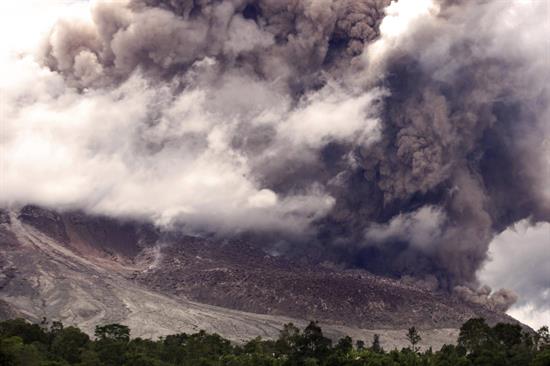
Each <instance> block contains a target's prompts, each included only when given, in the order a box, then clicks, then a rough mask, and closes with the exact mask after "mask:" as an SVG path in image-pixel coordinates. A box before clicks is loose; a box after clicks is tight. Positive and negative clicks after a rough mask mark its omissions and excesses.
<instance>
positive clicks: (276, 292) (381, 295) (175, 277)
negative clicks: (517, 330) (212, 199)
mask: <svg viewBox="0 0 550 366" xmlns="http://www.w3.org/2000/svg"><path fill="white" fill-rule="evenodd" d="M1 218H2V222H1V224H0V227H1V229H0V239H1V240H0V250H1V253H2V256H1V257H0V268H1V269H0V273H1V275H0V290H1V292H0V301H2V302H3V305H2V309H4V310H3V311H2V312H3V313H6V314H15V313H19V314H22V315H23V316H25V317H27V318H30V319H34V320H39V319H41V318H42V317H43V316H46V317H48V318H51V319H61V320H63V321H64V322H65V323H67V324H78V325H79V326H81V327H82V328H83V329H85V330H86V331H88V332H91V331H92V330H93V327H94V326H95V325H96V324H99V323H106V322H121V323H124V324H127V325H129V326H131V328H132V329H134V330H135V332H136V333H135V334H134V336H145V337H155V336H160V335H166V334H170V333H176V332H192V331H196V330H198V329H205V330H207V331H211V332H218V333H220V334H222V335H223V336H225V337H227V338H230V339H232V340H235V341H239V340H243V339H249V338H252V337H256V336H262V337H268V338H269V337H274V336H276V335H277V334H278V330H279V329H281V328H282V325H283V324H284V323H287V322H294V323H295V324H298V325H301V326H303V325H304V324H305V323H306V321H307V320H311V319H316V320H321V324H322V326H323V328H324V329H325V330H326V331H327V333H328V334H329V335H331V336H332V337H339V336H342V335H344V334H349V335H351V336H353V337H354V338H356V339H365V340H366V341H367V342H368V341H369V340H370V339H371V338H372V335H373V334H374V333H380V334H381V335H382V341H383V343H384V345H385V346H386V347H393V346H402V345H404V344H406V339H405V337H404V335H405V330H404V328H406V327H408V326H411V325H415V326H417V327H420V328H422V329H423V336H424V341H425V344H426V345H432V346H434V347H437V346H440V345H441V344H443V343H445V342H451V341H453V340H454V337H455V336H456V334H457V327H458V326H459V325H460V324H461V323H462V322H463V321H465V320H466V319H468V318H470V317H473V316H483V317H485V318H487V319H488V320H489V321H490V322H497V321H513V320H512V319H511V318H509V317H507V316H506V315H504V314H502V313H499V312H497V311H493V310H491V309H487V308H484V307H482V306H480V305H476V304H471V303H467V302H465V301H464V300H461V299H459V298H457V297H455V296H449V295H448V294H447V295H445V294H438V293H433V292H432V291H430V290H428V289H423V288H419V287H415V286H413V285H409V284H403V283H401V282H399V281H396V280H390V279H386V278H381V277H377V276H373V275H371V274H369V273H367V272H364V271H339V270H334V269H330V268H326V267H320V266H313V265H309V264H303V263H296V262H292V261H289V260H286V259H284V258H278V257H272V256H268V255H266V254H265V253H263V252H262V251H260V250H258V249H256V248H254V247H251V246H249V245H247V244H246V243H243V242H238V241H236V242H222V243H219V242H216V241H214V240H207V239H203V238H196V237H189V236H184V235H181V234H175V233H171V234H170V235H164V234H160V233H159V232H158V231H156V230H155V229H154V228H152V227H151V226H148V225H141V224H138V223H134V222H119V221H114V220H110V219H107V218H101V217H90V216H86V215H83V214H81V213H68V214H58V213H55V212H52V211H47V210H43V209H40V208H37V207H25V208H23V209H22V210H20V211H10V212H7V211H3V212H2V215H1ZM206 303H207V304H208V305H207V304H206ZM0 315H1V314H0Z"/></svg>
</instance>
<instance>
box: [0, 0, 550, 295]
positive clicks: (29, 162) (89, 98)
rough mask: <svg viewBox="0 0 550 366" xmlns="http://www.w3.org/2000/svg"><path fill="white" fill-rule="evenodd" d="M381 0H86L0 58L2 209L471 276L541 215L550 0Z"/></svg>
mask: <svg viewBox="0 0 550 366" xmlns="http://www.w3.org/2000/svg"><path fill="white" fill-rule="evenodd" d="M388 3H389V1H384V0H362V1H353V0H349V1H336V0H334V1H332V0H311V1H294V0H284V1H281V0H276V1H275V0H260V1H247V0H231V1H229V0H227V1H207V0H205V1H183V0H182V1H168V0H158V1H153V0H131V1H101V0H98V1H95V2H94V3H93V5H92V7H91V16H90V17H89V19H84V20H83V19H79V20H73V19H65V18H64V19H62V20H60V21H59V22H58V23H57V24H56V25H55V26H54V27H53V29H52V30H51V32H50V33H49V34H48V35H47V37H46V39H45V40H44V42H43V44H42V45H41V46H40V47H39V48H37V49H35V50H34V53H35V54H34V55H33V57H31V56H29V55H25V54H23V55H21V54H18V55H11V56H10V57H9V58H5V57H4V59H6V60H7V61H4V64H3V65H2V69H3V71H4V74H3V75H2V85H1V90H2V99H3V101H4V103H3V105H4V108H3V111H2V125H3V127H2V138H1V141H0V143H1V145H0V149H1V151H0V160H1V164H2V170H3V176H4V178H3V179H2V190H1V192H0V200H1V201H2V203H3V204H25V203H34V204H39V205H45V206H53V207H57V208H61V209H68V208H71V209H72V208H78V209H84V210H87V211H89V212H96V213H102V214H108V215H114V216H130V217H141V218H147V219H151V220H154V221H155V222H157V223H159V224H162V225H177V226H178V227H184V228H186V229H187V230H202V231H204V230H206V231H210V232H215V233H218V234H222V235H228V234H231V235H232V234H237V233H243V232H246V233H252V234H253V235H256V237H257V238H260V239H261V238H262V235H267V234H269V235H268V236H265V237H266V238H272V237H273V234H275V235H276V236H277V237H278V238H279V239H280V238H283V240H286V241H287V242H290V243H292V244H294V245H293V246H291V247H295V246H300V247H302V245H301V244H304V243H307V245H311V246H315V248H324V249H325V251H326V253H330V255H331V256H333V257H334V259H335V260H341V261H345V262H346V263H348V264H351V265H359V266H364V267H366V268H368V269H370V270H372V271H374V272H382V273H385V274H394V275H399V276H402V275H412V276H415V277H417V278H420V279H422V278H428V279H429V278H433V277H434V276H435V277H437V278H438V280H439V285H440V286H442V287H447V288H453V287H454V286H456V285H469V286H471V285H472V284H475V281H476V279H475V273H476V270H477V269H478V268H479V267H480V266H481V264H482V263H483V262H484V261H485V260H486V257H487V249H488V245H489V243H490V242H491V240H492V238H493V237H494V235H495V234H497V233H499V232H501V231H502V230H504V229H506V228H507V227H508V226H510V225H512V224H513V223H514V222H517V221H519V220H522V219H526V220H529V221H531V222H537V221H549V220H550V204H549V202H550V192H549V191H548V186H549V184H550V162H549V159H548V156H549V151H548V138H549V136H550V126H549V123H548V120H549V118H548V117H549V116H550V112H549V111H550V110H549V108H548V107H549V105H548V102H549V100H550V98H549V90H548V85H549V84H548V82H549V81H550V67H549V66H548V49H549V47H548V46H549V44H548V40H547V38H546V36H547V34H549V33H550V29H549V22H548V21H545V19H546V20H547V19H548V16H549V15H550V12H549V9H548V3H547V2H544V1H540V2H521V1H517V2H513V1H497V0H495V1H486V2H483V3H479V4H478V3H474V2H470V1H463V2H452V3H443V2H439V3H438V2H432V1H405V0H400V1H399V2H394V3H391V5H389V7H387V8H386V6H387V5H388ZM384 14H387V16H386V17H385V18H384ZM463 289H464V288H463ZM459 291H462V292H465V291H466V290H459ZM466 292H467V291H466ZM470 295H472V294H470ZM474 295H475V296H477V295H479V294H477V295H476V294H474ZM474 295H472V296H474ZM487 295H490V294H487ZM493 298H494V299H495V300H494V301H497V300H498V301H499V303H506V302H510V301H509V300H510V299H513V296H511V295H508V294H504V293H498V294H495V295H494V296H493ZM500 300H502V301H500Z"/></svg>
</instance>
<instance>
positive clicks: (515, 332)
mask: <svg viewBox="0 0 550 366" xmlns="http://www.w3.org/2000/svg"><path fill="white" fill-rule="evenodd" d="M94 338H95V339H93V340H92V339H90V337H89V336H88V335H87V334H85V333H83V332H82V331H81V330H80V329H78V328H76V327H72V326H71V327H64V326H63V324H61V323H60V322H53V323H51V324H48V323H47V322H46V321H43V322H42V323H41V324H31V323H28V322H26V321H25V320H23V319H15V320H7V321H4V322H0V365H6V366H7V365H23V366H34V365H37V366H62V365H79V366H98V365H107V366H124V365H127V366H163V365H184V366H191V365H193V366H211V365H212V366H214V365H215V366H218V365H219V366H222V365H223V366H241V365H247V366H271V365H280V366H287V365H288V366H310V365H311V366H313V365H327V366H328V365H330V366H336V365H338V366H340V365H343V366H348V365H349V366H355V365H357V366H359V365H368V366H393V365H414V366H420V365H430V366H431V365H437V366H467V365H472V366H474V365H475V366H492V365H495V366H507V365H510V366H522V365H526V366H549V365H550V335H549V332H548V327H543V328H541V329H540V330H539V331H538V332H537V333H536V334H530V333H527V332H524V331H522V329H521V327H519V326H518V325H511V324H497V325H496V326H494V327H490V326H489V325H487V324H486V323H485V321H484V320H483V319H471V320H469V321H467V322H466V323H465V324H464V325H463V326H462V328H461V329H460V336H459V339H458V343H457V345H446V346H444V347H443V348H442V349H441V350H439V351H437V352H433V351H432V350H431V349H430V350H425V351H423V352H420V350H419V348H418V343H419V341H420V340H421V334H420V333H419V332H418V331H417V330H416V329H415V328H411V329H409V331H408V333H407V338H408V339H409V342H410V346H409V347H407V348H403V349H402V350H400V351H398V350H392V351H389V352H387V351H385V350H383V349H382V347H381V345H380V340H379V337H378V336H375V337H374V339H373V340H372V343H371V344H370V346H368V347H367V346H366V345H365V343H364V342H362V341H357V342H356V343H355V344H354V343H353V341H352V339H351V338H349V337H345V338H342V339H340V340H339V341H338V342H336V344H334V345H333V344H332V341H331V340H330V339H328V338H326V337H324V336H323V333H322V331H321V328H320V327H319V326H318V325H317V323H314V322H312V323H310V324H309V326H307V327H306V328H305V329H304V330H303V331H301V330H299V329H298V328H296V327H295V326H293V325H292V324H287V325H286V326H285V327H284V329H283V330H282V331H281V333H280V335H279V338H278V339H277V340H274V341H273V340H262V339H260V338H256V339H253V340H251V341H249V342H248V343H246V344H242V345H237V344H232V343H231V342H229V341H228V340H226V339H224V338H222V337H220V336H219V335H217V334H207V333H206V332H204V331H200V332H198V333H195V334H185V333H181V334H175V335H170V336H167V337H164V338H161V339H159V340H156V341H152V340H147V339H141V338H134V339H131V338H130V329H129V328H128V327H126V326H124V325H120V324H108V325H103V326H97V327H96V330H95V337H94Z"/></svg>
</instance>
